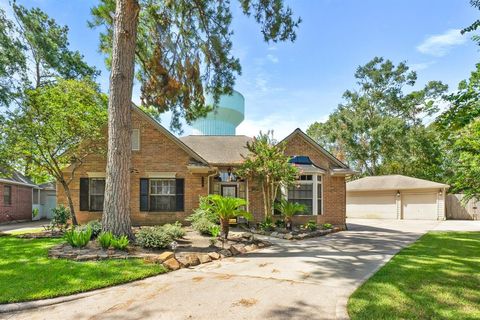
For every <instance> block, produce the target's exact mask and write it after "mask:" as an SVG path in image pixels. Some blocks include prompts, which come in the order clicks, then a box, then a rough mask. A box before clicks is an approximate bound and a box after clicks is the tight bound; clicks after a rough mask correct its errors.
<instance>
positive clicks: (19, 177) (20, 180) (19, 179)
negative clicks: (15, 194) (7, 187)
mask: <svg viewBox="0 0 480 320" xmlns="http://www.w3.org/2000/svg"><path fill="white" fill-rule="evenodd" d="M0 180H1V181H2V182H6V183H9V182H10V183H13V184H23V185H29V186H34V185H35V183H34V182H33V181H32V180H30V179H29V178H27V177H25V176H24V175H23V174H21V173H20V172H18V171H11V172H9V171H7V170H6V169H4V168H0Z"/></svg>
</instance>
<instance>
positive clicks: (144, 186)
mask: <svg viewBox="0 0 480 320" xmlns="http://www.w3.org/2000/svg"><path fill="white" fill-rule="evenodd" d="M140 211H148V179H145V178H141V179H140Z"/></svg>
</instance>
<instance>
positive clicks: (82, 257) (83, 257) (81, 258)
mask: <svg viewBox="0 0 480 320" xmlns="http://www.w3.org/2000/svg"><path fill="white" fill-rule="evenodd" d="M97 259H98V255H96V254H82V255H79V256H77V258H76V259H75V260H77V261H89V260H97Z"/></svg>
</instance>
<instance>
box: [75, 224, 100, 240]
mask: <svg viewBox="0 0 480 320" xmlns="http://www.w3.org/2000/svg"><path fill="white" fill-rule="evenodd" d="M88 228H90V229H92V239H94V238H96V237H98V235H99V234H100V232H102V223H101V222H100V221H98V220H92V221H89V222H88V223H87V224H86V225H83V226H81V227H80V230H86V229H88Z"/></svg>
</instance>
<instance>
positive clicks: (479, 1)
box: [461, 0, 480, 44]
mask: <svg viewBox="0 0 480 320" xmlns="http://www.w3.org/2000/svg"><path fill="white" fill-rule="evenodd" d="M470 4H471V5H472V7H474V8H477V9H478V10H480V0H470ZM479 27H480V19H477V20H475V21H474V22H473V23H472V24H471V25H469V26H468V27H466V28H464V29H462V31H461V33H462V34H465V33H469V32H473V31H476V30H477V29H478V28H479ZM472 39H473V41H475V42H477V43H478V44H480V36H478V35H473V36H472Z"/></svg>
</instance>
